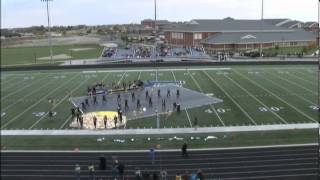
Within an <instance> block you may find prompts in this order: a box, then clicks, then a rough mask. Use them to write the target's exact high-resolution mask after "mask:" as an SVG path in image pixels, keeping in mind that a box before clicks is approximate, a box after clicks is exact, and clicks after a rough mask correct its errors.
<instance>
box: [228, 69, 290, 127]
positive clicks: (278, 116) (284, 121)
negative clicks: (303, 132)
mask: <svg viewBox="0 0 320 180" xmlns="http://www.w3.org/2000/svg"><path fill="white" fill-rule="evenodd" d="M225 77H226V78H228V79H229V80H230V81H232V82H233V83H234V84H235V85H237V86H238V87H239V88H240V89H242V90H243V91H245V92H246V93H247V94H249V96H250V97H252V98H253V99H255V100H256V101H257V102H259V103H260V104H261V105H262V106H264V107H265V108H267V109H268V110H269V112H271V113H272V114H273V115H275V116H276V117H277V118H279V119H280V120H281V121H282V122H283V123H285V124H288V122H287V121H286V120H284V119H283V118H282V117H281V116H280V115H278V114H277V113H275V112H274V111H270V109H269V107H268V106H267V105H265V104H264V103H263V102H262V101H260V100H259V99H258V98H256V97H255V96H254V95H253V94H252V93H250V92H249V91H248V90H247V89H245V88H244V87H242V86H241V85H240V84H239V83H237V82H236V81H234V80H233V79H232V78H230V77H228V76H227V75H225Z"/></svg>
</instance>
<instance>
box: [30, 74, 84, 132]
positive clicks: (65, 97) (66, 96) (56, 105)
mask: <svg viewBox="0 0 320 180" xmlns="http://www.w3.org/2000/svg"><path fill="white" fill-rule="evenodd" d="M89 79H90V78H88V79H86V80H85V81H82V82H81V83H80V84H79V85H78V86H76V87H75V88H74V89H73V90H72V91H70V92H69V93H67V94H66V95H65V96H64V97H63V98H62V99H61V100H60V101H59V102H58V103H57V104H55V105H54V106H53V107H52V110H54V109H55V108H56V107H58V106H59V105H60V104H61V103H62V102H64V100H65V99H67V98H68V97H69V96H70V95H71V94H72V93H73V92H74V91H76V90H77V89H78V88H79V87H81V86H82V85H83V84H84V83H86V82H87V81H88V80H89ZM48 114H49V112H47V113H46V114H45V115H43V116H42V117H41V118H39V119H38V120H37V121H36V122H35V123H33V124H32V125H31V126H30V127H29V128H28V129H32V128H33V127H35V126H36V125H37V124H38V123H39V122H40V121H41V120H42V119H44V118H45V117H47V115H48Z"/></svg>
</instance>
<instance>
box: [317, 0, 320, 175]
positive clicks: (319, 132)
mask: <svg viewBox="0 0 320 180" xmlns="http://www.w3.org/2000/svg"><path fill="white" fill-rule="evenodd" d="M317 1H318V37H317V47H318V48H317V51H318V98H317V100H318V131H317V135H318V136H317V137H318V152H317V153H318V179H320V0H317Z"/></svg>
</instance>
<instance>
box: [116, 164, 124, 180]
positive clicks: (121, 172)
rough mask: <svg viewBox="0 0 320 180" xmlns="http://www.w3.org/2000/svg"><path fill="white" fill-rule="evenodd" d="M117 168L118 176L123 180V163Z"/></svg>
mask: <svg viewBox="0 0 320 180" xmlns="http://www.w3.org/2000/svg"><path fill="white" fill-rule="evenodd" d="M117 168H118V172H119V176H120V177H121V178H123V175H124V165H123V163H119V165H118V166H117Z"/></svg>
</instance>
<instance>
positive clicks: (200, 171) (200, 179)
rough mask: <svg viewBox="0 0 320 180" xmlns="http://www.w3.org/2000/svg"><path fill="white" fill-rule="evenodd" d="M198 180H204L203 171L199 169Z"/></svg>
mask: <svg viewBox="0 0 320 180" xmlns="http://www.w3.org/2000/svg"><path fill="white" fill-rule="evenodd" d="M197 179H198V180H203V179H204V175H203V172H202V170H201V169H198V171H197Z"/></svg>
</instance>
